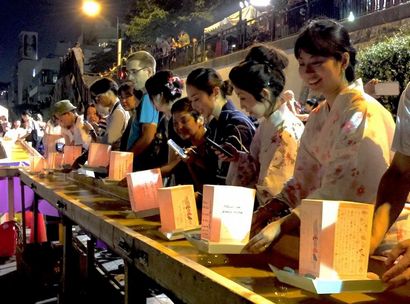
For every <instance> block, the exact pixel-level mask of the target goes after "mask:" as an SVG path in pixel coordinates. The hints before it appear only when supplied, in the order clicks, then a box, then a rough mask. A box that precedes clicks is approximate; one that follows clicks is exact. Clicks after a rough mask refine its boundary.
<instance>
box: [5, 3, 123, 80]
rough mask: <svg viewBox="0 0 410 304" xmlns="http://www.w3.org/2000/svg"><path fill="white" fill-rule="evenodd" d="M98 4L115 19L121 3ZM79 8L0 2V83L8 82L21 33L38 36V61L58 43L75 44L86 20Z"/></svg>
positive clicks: (78, 5)
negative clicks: (83, 20) (27, 32)
mask: <svg viewBox="0 0 410 304" xmlns="http://www.w3.org/2000/svg"><path fill="white" fill-rule="evenodd" d="M101 2H105V3H103V5H104V6H103V10H104V9H105V14H107V17H108V18H111V17H110V16H108V15H111V16H112V15H114V16H115V14H116V11H117V6H119V5H120V4H121V2H122V1H121V0H119V1H115V0H106V1H101ZM81 4H82V0H0V29H1V30H0V31H1V35H0V81H1V82H9V81H11V75H12V71H13V67H14V66H15V65H16V63H17V58H18V57H17V55H18V54H17V53H18V34H19V33H20V32H21V31H34V32H38V39H39V46H38V49H39V58H41V57H45V56H47V55H48V54H50V53H52V52H54V50H55V46H56V43H57V41H60V40H65V41H71V42H75V41H76V40H77V38H78V37H79V35H80V31H81V19H82V18H85V17H84V16H83V15H82V14H81ZM113 18H115V17H113Z"/></svg>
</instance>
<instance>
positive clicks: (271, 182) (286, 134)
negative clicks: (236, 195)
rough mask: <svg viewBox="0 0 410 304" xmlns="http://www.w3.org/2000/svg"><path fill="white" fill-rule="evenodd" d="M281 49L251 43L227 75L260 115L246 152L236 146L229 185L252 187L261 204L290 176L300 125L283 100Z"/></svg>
mask: <svg viewBox="0 0 410 304" xmlns="http://www.w3.org/2000/svg"><path fill="white" fill-rule="evenodd" d="M287 64H288V58H287V56H286V54H285V53H283V52H282V51H280V50H277V49H274V48H268V47H266V46H262V45H261V46H256V47H253V48H252V49H251V50H250V51H249V53H248V55H247V56H246V58H245V60H244V61H243V62H242V63H240V64H239V65H237V66H235V67H234V68H233V69H232V70H231V72H230V73H229V79H230V80H231V82H232V84H233V88H234V91H235V93H236V95H237V96H238V97H239V101H240V103H241V107H242V108H243V109H244V110H245V111H246V112H247V113H249V114H250V115H251V116H253V117H254V118H256V119H261V122H260V125H259V127H258V129H257V130H256V134H255V137H254V138H253V140H252V144H251V147H250V153H245V152H241V151H238V150H236V149H235V148H234V147H233V146H231V147H230V149H229V150H230V151H231V152H232V154H233V157H232V158H233V160H234V161H232V162H231V166H230V170H229V178H228V180H230V184H233V185H238V186H245V187H255V188H256V190H257V192H256V195H257V198H258V203H259V204H260V205H264V204H265V203H266V201H267V200H268V199H270V198H271V197H272V196H274V195H276V194H278V193H279V192H280V191H281V190H282V187H283V184H284V183H286V182H287V181H288V179H290V178H291V177H292V176H293V170H294V165H295V161H296V154H297V150H298V147H299V140H300V138H301V136H302V133H303V130H304V125H303V123H302V122H301V121H300V120H299V119H298V118H297V117H296V116H295V114H293V113H292V112H291V111H290V110H289V108H288V106H287V103H286V102H284V101H283V99H282V98H281V94H282V91H283V88H284V87H285V72H284V69H285V68H286V66H287Z"/></svg>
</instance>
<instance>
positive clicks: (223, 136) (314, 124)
mask: <svg viewBox="0 0 410 304" xmlns="http://www.w3.org/2000/svg"><path fill="white" fill-rule="evenodd" d="M294 52H295V56H296V58H297V60H298V62H299V74H300V76H301V78H302V80H303V81H304V82H305V83H306V85H307V86H308V87H309V89H311V90H313V91H315V92H319V93H320V94H321V95H322V96H321V97H320V98H317V99H316V98H315V99H313V98H312V99H310V100H308V102H307V103H306V104H305V105H304V108H305V110H304V111H306V112H303V110H302V107H301V106H300V105H299V103H298V102H296V100H295V97H294V94H293V93H292V92H291V91H284V88H285V78H286V77H285V68H286V67H287V64H288V59H287V56H286V54H285V53H284V52H282V51H281V50H278V49H275V48H271V47H267V46H263V45H258V46H253V47H252V48H251V49H250V50H249V52H248V54H247V56H246V57H245V59H244V60H243V61H242V62H241V63H239V64H238V65H237V66H235V67H234V68H232V70H231V71H230V73H229V79H228V80H223V79H222V78H221V76H220V75H219V74H218V73H217V71H215V70H214V69H211V68H197V69H195V70H193V71H192V72H191V73H190V74H189V75H188V77H187V80H186V83H184V82H183V81H182V80H181V79H180V78H178V77H177V76H176V75H174V74H173V73H172V71H170V70H162V71H159V72H156V60H155V59H154V57H153V56H152V55H151V54H150V53H148V52H146V51H137V52H135V53H133V54H131V55H129V56H128V58H127V62H126V67H127V75H128V80H127V81H125V82H124V83H121V84H120V85H119V86H118V85H117V83H115V82H114V81H113V80H111V79H107V78H102V79H99V80H97V81H96V82H95V83H93V84H92V85H91V87H90V91H91V95H92V97H93V103H92V104H90V105H89V106H88V107H87V110H86V113H85V114H86V116H85V117H83V115H80V114H78V113H77V112H76V107H75V106H74V105H73V104H72V103H71V102H70V101H69V100H62V101H59V102H57V103H56V104H54V106H53V115H54V116H53V118H52V119H51V120H50V121H49V122H48V123H47V125H46V126H45V130H47V131H46V132H45V135H44V137H45V138H48V139H49V138H51V136H52V135H53V136H54V135H55V137H53V140H54V139H58V140H60V139H64V141H65V144H66V145H82V147H83V148H84V151H87V149H88V146H89V144H90V143H91V142H99V143H104V144H109V145H111V146H112V150H120V151H129V152H133V153H134V170H144V169H150V168H160V169H161V173H162V175H163V176H164V177H166V179H167V185H175V184H193V185H194V188H195V191H196V192H197V194H198V195H197V197H198V205H199V207H200V206H201V202H200V200H201V191H202V186H203V185H204V184H221V185H240V186H245V187H251V188H255V189H256V193H257V195H256V210H255V213H254V217H253V225H252V231H253V237H252V238H251V240H250V241H249V243H248V245H247V246H246V249H245V250H247V251H249V252H254V253H259V252H263V251H265V250H266V249H267V248H268V247H269V246H271V244H272V243H273V242H274V241H275V240H277V239H278V238H279V237H280V236H281V235H282V234H283V233H286V232H289V231H292V230H297V229H298V227H299V212H298V211H299V206H300V204H301V201H302V199H305V198H311V199H327V200H347V201H355V202H362V203H369V202H374V203H375V204H376V211H375V218H374V225H373V234H372V245H371V252H375V251H377V248H378V247H379V245H380V244H381V243H382V242H383V239H384V237H385V235H386V233H387V234H389V233H394V232H392V231H393V230H392V229H393V228H394V222H395V220H396V218H397V217H398V216H399V214H400V212H402V209H403V207H404V204H405V202H406V199H407V195H408V193H409V190H410V182H409V181H410V133H409V132H408V129H409V127H410V126H409V123H410V117H409V111H410V110H409V109H410V87H407V89H406V90H405V92H404V93H403V95H402V98H401V101H400V106H399V113H398V116H397V124H395V122H394V121H393V118H392V115H391V114H390V113H389V112H388V111H387V110H386V109H385V108H384V107H383V106H382V105H381V104H380V103H379V102H378V101H377V100H376V99H374V98H373V97H372V96H371V95H369V94H367V93H365V91H364V89H363V84H362V82H361V81H360V79H357V78H356V76H355V64H356V50H355V49H354V47H353V45H352V44H351V41H350V37H349V34H348V32H347V30H346V29H345V28H344V27H343V26H342V25H341V24H339V23H337V22H335V21H332V20H330V19H315V20H313V21H310V22H309V23H308V24H307V25H306V26H305V27H304V28H303V29H302V31H301V33H300V34H299V36H298V38H297V40H296V44H295V47H294ZM184 88H185V89H186V93H187V97H182V96H183V93H184ZM232 92H235V94H236V95H237V96H238V98H239V102H240V106H241V108H242V109H243V110H244V111H241V110H240V109H238V108H236V106H235V105H234V103H233V102H232V101H231V100H230V98H229V96H230V95H231V93H232ZM22 119H23V122H24V123H25V124H27V125H28V128H29V129H30V130H34V129H35V126H34V123H33V121H34V120H30V118H27V117H26V116H24V117H23V116H22ZM302 120H303V121H304V122H305V124H304V123H303V122H302ZM57 127H59V128H61V132H60V134H61V136H60V137H58V135H56V134H58V132H56V128H57ZM37 135H38V136H39V133H38V134H37ZM168 139H172V140H174V141H175V142H176V143H177V144H178V145H179V146H181V147H182V148H184V151H185V157H181V156H178V155H177V154H175V153H174V152H173V150H172V149H169V147H168V145H167V140H168ZM33 140H34V139H33ZM47 141H48V140H46V142H47ZM35 144H36V143H34V142H33V145H35ZM52 146H53V145H48V144H47V149H46V150H49V149H50V147H52ZM392 149H393V150H394V151H396V153H395V154H394V153H393V150H392ZM85 159H86V158H83V160H85ZM121 184H122V185H126V182H125V181H122V182H121ZM392 226H393V228H390V227H392ZM389 229H390V230H389ZM396 240H397V238H396ZM399 241H400V239H399ZM402 241H403V242H401V243H400V244H399V245H398V247H396V248H395V249H393V250H392V251H391V253H390V256H389V259H388V262H387V265H388V267H389V268H390V270H388V271H387V272H386V273H385V275H384V276H383V279H384V280H385V281H386V282H388V283H389V284H391V285H394V286H395V285H398V284H403V283H404V282H406V281H407V280H408V279H409V278H410V270H409V269H410V268H409V267H410V241H409V240H407V241H406V240H402ZM401 254H404V258H402V259H400V260H399V262H398V263H397V264H395V263H394V261H395V260H396V259H397V257H398V256H399V255H401Z"/></svg>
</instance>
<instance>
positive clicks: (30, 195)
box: [0, 177, 59, 216]
mask: <svg viewBox="0 0 410 304" xmlns="http://www.w3.org/2000/svg"><path fill="white" fill-rule="evenodd" d="M13 182H14V211H15V212H21V188H20V178H19V177H13ZM8 199H9V187H8V180H7V179H0V213H5V212H8V210H9V206H8ZM33 201H34V191H33V190H31V189H30V188H29V187H27V186H24V202H25V207H26V210H29V209H30V208H31V206H32V205H33ZM38 211H39V212H40V213H42V214H45V215H50V216H59V215H58V211H57V209H55V208H54V207H53V206H52V205H51V204H50V203H49V202H47V201H46V200H43V199H41V200H39V202H38Z"/></svg>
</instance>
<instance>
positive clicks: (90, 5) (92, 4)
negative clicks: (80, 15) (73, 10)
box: [83, 0, 101, 17]
mask: <svg viewBox="0 0 410 304" xmlns="http://www.w3.org/2000/svg"><path fill="white" fill-rule="evenodd" d="M100 11H101V5H100V4H99V3H98V2H96V1H88V0H87V1H84V2H83V12H84V14H86V15H88V16H90V17H94V16H97V15H98V14H99V13H100Z"/></svg>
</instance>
